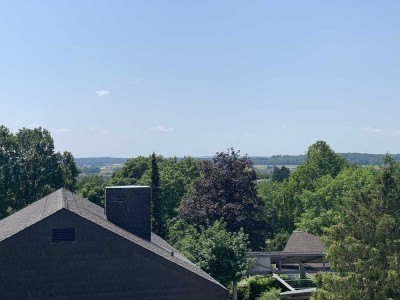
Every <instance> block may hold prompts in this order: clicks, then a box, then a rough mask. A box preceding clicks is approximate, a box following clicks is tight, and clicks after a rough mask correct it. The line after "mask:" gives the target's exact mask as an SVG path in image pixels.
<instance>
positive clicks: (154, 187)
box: [151, 152, 165, 237]
mask: <svg viewBox="0 0 400 300" xmlns="http://www.w3.org/2000/svg"><path fill="white" fill-rule="evenodd" d="M164 207H165V206H164V203H163V198H162V194H161V187H160V173H159V171H158V164H157V159H156V154H155V153H154V152H153V154H152V155H151V209H152V223H153V227H152V229H153V231H154V233H156V234H158V235H159V236H161V237H164V236H165V219H164V217H165V214H164Z"/></svg>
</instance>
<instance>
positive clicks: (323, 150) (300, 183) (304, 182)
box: [290, 141, 349, 191]
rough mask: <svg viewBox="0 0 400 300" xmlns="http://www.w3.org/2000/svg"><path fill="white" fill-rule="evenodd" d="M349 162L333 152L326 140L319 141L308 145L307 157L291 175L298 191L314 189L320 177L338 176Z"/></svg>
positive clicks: (292, 182) (291, 179)
mask: <svg viewBox="0 0 400 300" xmlns="http://www.w3.org/2000/svg"><path fill="white" fill-rule="evenodd" d="M348 166H349V164H348V162H347V161H346V159H344V158H343V157H341V156H340V155H338V154H336V153H335V152H333V150H332V149H331V148H330V147H329V145H328V144H327V143H326V142H324V141H317V142H315V143H314V144H312V145H311V146H310V147H308V151H307V159H306V160H305V162H304V163H303V164H301V165H300V166H298V167H297V168H296V169H295V170H294V171H293V173H292V174H291V176H290V181H291V184H292V185H293V187H295V188H296V190H297V191H301V190H313V189H314V186H315V184H316V183H317V180H318V178H320V177H322V176H325V175H330V176H332V177H336V176H337V175H338V174H339V173H340V171H341V170H342V169H344V168H346V167H348Z"/></svg>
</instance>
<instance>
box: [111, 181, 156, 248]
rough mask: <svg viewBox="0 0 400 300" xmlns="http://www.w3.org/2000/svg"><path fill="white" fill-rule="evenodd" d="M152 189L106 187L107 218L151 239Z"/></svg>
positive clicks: (143, 237)
mask: <svg viewBox="0 0 400 300" xmlns="http://www.w3.org/2000/svg"><path fill="white" fill-rule="evenodd" d="M150 199H151V190H150V187H148V186H133V185H132V186H113V187H106V200H105V206H104V212H105V214H106V217H107V220H109V221H110V222H112V223H114V224H115V225H117V226H119V227H121V228H122V229H125V230H127V231H129V232H131V233H133V234H134V235H136V236H138V237H141V238H142V239H145V240H148V241H150V240H151V202H150Z"/></svg>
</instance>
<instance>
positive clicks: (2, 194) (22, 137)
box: [0, 126, 78, 218]
mask: <svg viewBox="0 0 400 300" xmlns="http://www.w3.org/2000/svg"><path fill="white" fill-rule="evenodd" d="M77 175H78V172H77V167H76V165H75V161H74V157H73V156H72V154H71V153H69V152H64V154H63V155H61V154H60V153H59V152H55V151H54V141H53V138H52V137H51V135H50V132H49V131H48V130H46V129H43V128H41V127H39V128H35V129H28V128H22V129H20V130H19V131H18V132H17V133H16V134H12V133H11V132H10V131H9V130H8V129H7V128H6V127H4V126H0V201H1V204H0V218H1V217H5V216H6V215H7V214H9V213H11V212H12V211H15V210H18V209H20V208H22V207H24V206H25V205H28V204H30V203H32V202H33V201H35V200H37V199H40V198H42V197H44V196H46V195H47V194H49V193H51V192H53V191H55V190H57V189H58V188H60V187H63V186H65V187H67V188H70V189H73V188H74V185H75V183H76V177H77Z"/></svg>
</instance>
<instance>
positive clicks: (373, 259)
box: [313, 157, 400, 299]
mask: <svg viewBox="0 0 400 300" xmlns="http://www.w3.org/2000/svg"><path fill="white" fill-rule="evenodd" d="M375 179H376V180H375V182H373V183H372V184H369V185H367V186H365V187H364V188H361V189H354V190H353V191H352V192H351V193H350V194H349V195H348V196H347V197H346V198H345V201H344V203H343V206H342V207H341V211H342V214H343V218H342V219H341V220H340V222H339V223H338V224H337V225H334V226H332V227H331V228H330V229H329V230H327V236H326V238H325V242H326V244H327V246H328V251H327V259H328V261H329V263H330V264H331V268H333V270H335V271H336V272H337V273H335V274H327V275H323V276H320V278H319V281H318V284H319V289H318V291H317V293H316V294H315V295H314V296H313V299H399V298H400V281H399V280H398V279H399V276H400V273H399V261H400V242H399V238H400V165H399V164H398V163H397V162H395V161H394V160H393V159H392V158H390V157H388V158H386V159H385V165H384V166H383V167H382V169H381V170H380V172H379V173H378V174H377V175H376V176H375Z"/></svg>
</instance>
